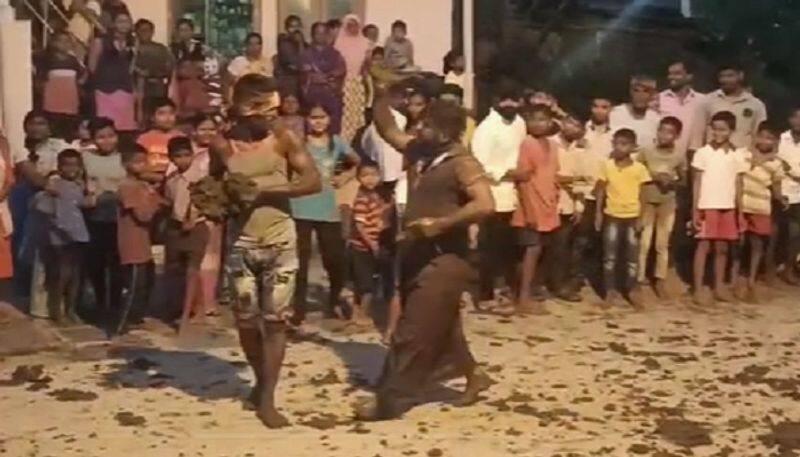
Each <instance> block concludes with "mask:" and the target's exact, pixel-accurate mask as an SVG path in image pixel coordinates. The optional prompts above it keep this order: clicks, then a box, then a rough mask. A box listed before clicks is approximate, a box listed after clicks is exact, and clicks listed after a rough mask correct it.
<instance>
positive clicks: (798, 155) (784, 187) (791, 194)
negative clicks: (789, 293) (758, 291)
mask: <svg viewBox="0 0 800 457" xmlns="http://www.w3.org/2000/svg"><path fill="white" fill-rule="evenodd" d="M789 127H790V128H789V130H787V131H786V132H784V133H783V135H781V140H780V143H779V144H778V157H779V158H780V159H781V160H783V161H784V162H785V163H786V166H787V168H788V172H787V173H786V178H785V179H784V180H783V181H782V182H781V192H782V193H783V198H784V199H785V200H786V202H787V203H788V204H789V208H788V209H787V210H786V212H785V213H784V215H783V217H784V218H785V224H781V225H783V226H785V227H787V229H788V230H787V231H788V233H787V235H788V236H787V238H788V240H789V255H788V257H787V260H788V262H787V266H786V269H785V270H784V274H783V279H784V280H785V281H786V282H788V283H789V284H793V285H798V284H800V279H799V278H798V275H797V265H796V263H797V262H796V260H797V256H798V255H800V107H797V108H795V109H794V110H793V111H792V114H791V116H789Z"/></svg>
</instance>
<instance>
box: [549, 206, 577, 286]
mask: <svg viewBox="0 0 800 457" xmlns="http://www.w3.org/2000/svg"><path fill="white" fill-rule="evenodd" d="M577 232H578V225H576V224H575V223H574V222H573V221H572V215H562V216H561V226H560V227H559V228H558V229H557V230H556V231H555V232H554V233H553V242H552V244H551V247H550V250H549V252H548V253H546V254H545V256H544V257H543V262H545V263H543V264H542V265H541V266H540V267H539V268H542V267H544V268H552V271H551V284H550V286H551V288H552V289H553V290H554V291H556V292H562V291H565V290H567V289H568V288H569V287H570V286H571V281H570V280H571V279H572V280H574V279H575V278H577V277H579V276H580V267H581V255H582V254H581V251H580V250H578V247H579V245H578V243H577V242H576V240H577ZM546 265H547V266H549V267H545V266H546ZM540 271H542V270H540Z"/></svg>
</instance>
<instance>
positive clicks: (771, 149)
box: [733, 122, 784, 303]
mask: <svg viewBox="0 0 800 457" xmlns="http://www.w3.org/2000/svg"><path fill="white" fill-rule="evenodd" d="M778 134H779V133H778V130H776V129H775V128H773V127H772V126H770V125H769V124H768V123H766V122H763V123H762V124H761V125H760V126H759V127H758V135H757V136H756V139H755V144H754V145H753V148H752V151H748V154H747V158H748V161H749V162H750V163H749V169H748V170H747V171H746V172H745V173H744V175H743V176H742V194H741V202H740V205H739V207H740V208H741V209H742V224H743V227H742V228H743V230H744V232H745V236H746V240H747V242H749V243H750V270H749V272H748V276H747V294H746V296H745V297H744V299H745V300H746V301H748V302H751V303H757V302H758V296H757V295H756V275H757V274H758V270H759V268H760V267H761V259H762V258H763V256H764V244H765V242H767V243H768V242H769V241H770V238H771V237H772V231H773V230H772V211H773V208H772V200H773V199H775V200H778V201H780V200H781V180H782V179H783V178H784V172H783V161H782V160H781V159H779V158H778ZM742 241H745V240H744V239H743V240H742ZM738 257H739V256H736V258H735V259H734V262H733V273H734V277H735V276H736V275H738V274H739V272H740V263H739V262H740V259H739V258H738Z"/></svg>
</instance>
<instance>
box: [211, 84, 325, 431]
mask: <svg viewBox="0 0 800 457" xmlns="http://www.w3.org/2000/svg"><path fill="white" fill-rule="evenodd" d="M279 106H280V97H279V96H278V93H277V85H276V84H275V82H274V80H273V79H272V78H268V77H266V76H262V75H256V74H252V75H246V76H243V77H242V78H241V79H239V80H238V81H237V82H236V85H235V86H234V88H233V109H232V111H233V112H234V113H236V114H234V115H233V116H232V121H233V125H232V127H231V129H230V131H229V132H228V134H227V138H218V139H217V140H216V141H215V142H214V143H213V144H212V147H211V151H212V154H214V155H215V157H216V158H220V159H221V160H222V161H223V162H224V163H225V165H226V167H227V170H228V172H229V173H231V174H235V175H236V176H239V177H241V178H244V179H246V180H247V185H245V186H241V187H245V188H253V186H254V189H252V191H251V193H253V194H254V195H251V197H252V198H249V199H248V200H247V201H248V202H251V203H247V204H246V207H245V208H244V209H243V211H241V214H240V215H239V216H238V217H237V218H236V219H235V220H233V221H232V224H231V225H232V233H231V235H230V237H229V239H230V240H232V245H231V246H230V248H229V250H228V256H227V258H226V260H225V262H226V269H227V273H228V274H229V275H230V277H231V279H232V283H233V288H234V289H235V297H236V300H235V303H234V313H235V315H236V320H237V327H238V330H239V339H240V342H241V345H242V349H243V351H244V353H245V356H246V357H247V361H248V362H249V363H250V366H251V367H252V368H253V371H254V372H255V377H256V385H255V388H254V389H253V392H252V394H251V396H250V400H251V401H252V402H253V403H254V404H255V406H256V415H257V416H258V418H259V419H261V421H262V422H263V423H264V425H266V426H267V427H269V428H280V427H284V426H286V425H288V424H289V422H288V421H287V419H286V418H285V417H284V416H283V415H281V414H280V413H279V412H278V410H277V409H276V407H275V387H276V386H277V383H278V377H279V374H280V369H281V365H282V364H283V358H284V354H285V350H286V322H287V319H288V317H289V312H290V310H291V300H292V295H293V293H294V282H295V275H296V273H297V268H298V261H297V251H296V245H295V244H296V242H295V228H294V221H293V220H292V218H291V214H290V210H289V199H290V198H293V197H300V196H304V195H310V194H314V193H316V192H319V191H320V189H321V182H320V176H319V172H318V171H317V167H316V165H314V159H313V158H312V157H311V156H310V155H309V154H308V152H306V150H305V148H304V147H303V146H302V140H300V139H299V138H297V137H296V136H295V134H294V133H292V131H291V129H288V128H286V127H284V126H283V125H282V124H281V123H280V122H279V121H277V117H278V107H279Z"/></svg>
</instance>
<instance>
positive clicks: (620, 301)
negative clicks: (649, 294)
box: [605, 290, 626, 309]
mask: <svg viewBox="0 0 800 457" xmlns="http://www.w3.org/2000/svg"><path fill="white" fill-rule="evenodd" d="M625 305H626V302H625V298H624V297H623V296H622V294H620V293H619V292H617V291H616V290H612V291H610V292H609V293H608V294H606V299H605V306H606V309H608V308H622V307H624V306H625Z"/></svg>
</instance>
